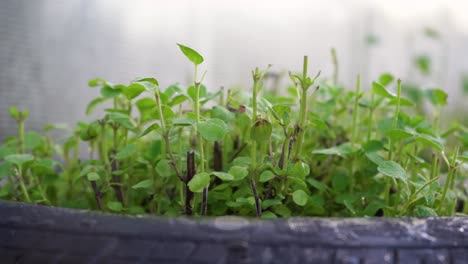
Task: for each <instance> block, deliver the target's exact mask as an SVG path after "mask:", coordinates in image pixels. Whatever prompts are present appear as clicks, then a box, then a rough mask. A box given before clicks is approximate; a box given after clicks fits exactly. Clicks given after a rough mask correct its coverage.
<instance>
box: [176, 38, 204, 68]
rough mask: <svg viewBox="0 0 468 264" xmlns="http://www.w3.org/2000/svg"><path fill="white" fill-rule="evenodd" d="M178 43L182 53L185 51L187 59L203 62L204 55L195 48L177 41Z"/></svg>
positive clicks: (198, 62) (196, 62) (194, 62)
mask: <svg viewBox="0 0 468 264" xmlns="http://www.w3.org/2000/svg"><path fill="white" fill-rule="evenodd" d="M177 45H178V46H179V48H180V50H181V51H182V53H184V55H185V57H187V59H189V60H190V61H191V62H193V64H195V65H199V64H201V63H202V62H203V57H202V56H201V55H200V54H199V53H198V52H196V51H195V50H194V49H192V48H189V47H187V46H184V45H182V44H179V43H177Z"/></svg>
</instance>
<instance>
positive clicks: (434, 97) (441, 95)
mask: <svg viewBox="0 0 468 264" xmlns="http://www.w3.org/2000/svg"><path fill="white" fill-rule="evenodd" d="M426 93H427V97H429V99H430V100H431V103H432V104H433V105H442V106H443V105H447V97H448V95H447V93H446V92H444V91H443V90H441V89H430V90H427V91H426Z"/></svg>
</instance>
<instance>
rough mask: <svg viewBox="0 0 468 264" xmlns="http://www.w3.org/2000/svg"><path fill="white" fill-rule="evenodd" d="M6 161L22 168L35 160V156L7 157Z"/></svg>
mask: <svg viewBox="0 0 468 264" xmlns="http://www.w3.org/2000/svg"><path fill="white" fill-rule="evenodd" d="M5 160H6V161H8V162H10V163H13V164H15V165H16V166H18V167H21V166H23V164H24V163H26V162H28V161H31V160H34V156H33V155H30V154H12V155H8V156H6V157H5Z"/></svg>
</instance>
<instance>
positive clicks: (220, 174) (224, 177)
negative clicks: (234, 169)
mask: <svg viewBox="0 0 468 264" xmlns="http://www.w3.org/2000/svg"><path fill="white" fill-rule="evenodd" d="M211 175H214V176H216V177H218V178H220V179H221V180H223V181H232V180H234V176H232V175H231V174H229V173H225V172H218V171H213V172H211Z"/></svg>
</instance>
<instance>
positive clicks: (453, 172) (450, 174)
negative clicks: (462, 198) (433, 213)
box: [438, 146, 460, 213]
mask: <svg viewBox="0 0 468 264" xmlns="http://www.w3.org/2000/svg"><path fill="white" fill-rule="evenodd" d="M459 150H460V148H459V147H458V146H457V147H456V148H455V151H454V153H453V156H452V159H451V160H450V164H449V171H448V175H447V179H446V180H445V184H444V189H443V190H442V197H441V199H440V204H439V207H438V211H439V213H440V212H441V210H442V206H443V204H444V202H445V197H446V196H447V191H448V189H449V187H451V185H452V181H455V175H456V171H457V167H456V163H457V158H458V151H459Z"/></svg>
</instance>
